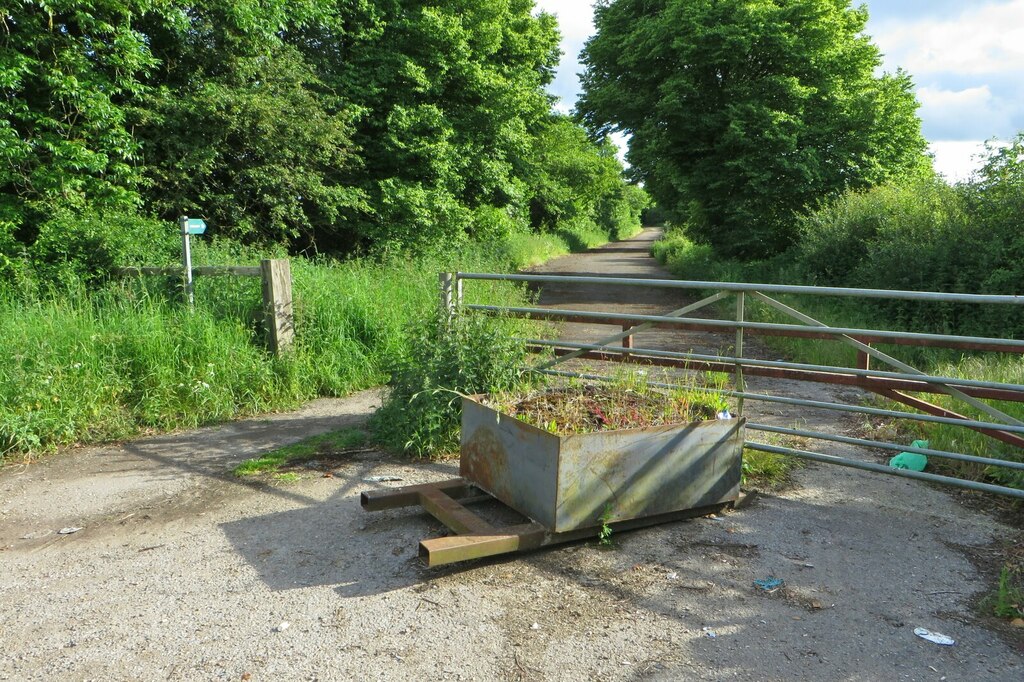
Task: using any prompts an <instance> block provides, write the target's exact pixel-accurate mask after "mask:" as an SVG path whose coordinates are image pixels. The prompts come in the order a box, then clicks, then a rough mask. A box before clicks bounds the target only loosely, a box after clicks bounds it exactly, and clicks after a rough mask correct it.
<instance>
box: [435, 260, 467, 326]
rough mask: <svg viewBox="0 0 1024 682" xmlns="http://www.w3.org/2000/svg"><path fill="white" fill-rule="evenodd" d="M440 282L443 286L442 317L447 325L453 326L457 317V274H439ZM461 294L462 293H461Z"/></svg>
mask: <svg viewBox="0 0 1024 682" xmlns="http://www.w3.org/2000/svg"><path fill="white" fill-rule="evenodd" d="M437 278H438V281H439V283H440V285H441V315H442V317H443V318H444V321H445V324H447V325H451V323H452V318H453V317H454V316H455V296H454V288H455V286H454V285H455V274H454V273H451V272H442V273H439V274H438V276H437ZM459 293H460V294H461V291H460V292H459Z"/></svg>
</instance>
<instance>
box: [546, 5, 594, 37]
mask: <svg viewBox="0 0 1024 682" xmlns="http://www.w3.org/2000/svg"><path fill="white" fill-rule="evenodd" d="M593 4H594V3H593V2H592V1H591V0H537V9H540V10H543V11H545V12H548V13H550V14H554V15H555V16H556V17H558V27H559V29H561V31H562V38H563V39H564V41H565V42H567V43H572V44H576V45H581V46H582V45H583V43H584V41H586V39H587V38H589V37H590V34H591V33H593V32H594V8H593Z"/></svg>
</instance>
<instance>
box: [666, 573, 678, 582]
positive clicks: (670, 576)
mask: <svg viewBox="0 0 1024 682" xmlns="http://www.w3.org/2000/svg"><path fill="white" fill-rule="evenodd" d="M665 577H666V578H668V579H669V580H678V579H679V574H678V573H676V572H675V571H672V572H671V573H669V574H668V575H667V576H665Z"/></svg>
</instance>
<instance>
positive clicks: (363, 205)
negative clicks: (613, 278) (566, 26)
mask: <svg viewBox="0 0 1024 682" xmlns="http://www.w3.org/2000/svg"><path fill="white" fill-rule="evenodd" d="M8 4H9V6H5V7H4V9H3V10H0V24H2V27H0V254H2V256H0V280H2V279H7V280H8V281H10V280H12V279H14V278H16V277H17V276H18V275H19V274H24V270H25V268H26V266H27V265H32V264H34V263H35V262H36V261H39V260H42V261H47V262H48V261H51V260H52V256H54V255H55V254H56V253H58V252H59V250H60V246H59V245H60V244H68V245H69V246H70V249H71V250H72V251H73V253H72V254H69V255H71V256H73V257H72V258H71V259H70V266H69V267H72V268H76V267H77V268H78V269H79V270H80V271H82V272H83V273H93V272H96V271H98V270H99V271H101V270H102V268H103V267H104V266H105V265H107V263H106V260H105V256H104V254H100V255H101V257H100V258H98V259H94V258H92V257H91V256H90V254H91V253H92V252H93V251H94V250H95V248H94V247H97V246H99V247H100V249H101V250H106V251H113V252H115V253H112V254H110V255H113V256H117V255H121V256H124V257H126V258H127V257H128V256H129V255H131V256H142V255H146V256H149V257H150V259H151V258H152V257H155V256H157V255H158V254H157V253H155V252H154V253H148V254H139V253H133V254H128V253H120V252H123V251H124V249H121V248H120V246H121V242H123V241H124V240H125V239H128V240H133V239H134V242H133V243H135V244H147V243H149V242H148V241H146V240H144V239H142V238H141V235H138V238H135V235H134V234H131V232H133V231H134V230H129V234H127V235H126V234H125V232H124V231H123V230H121V231H119V230H117V229H116V228H114V227H112V225H111V223H115V224H120V225H121V226H122V227H123V226H130V227H132V228H134V227H137V226H140V225H141V223H144V222H145V221H147V220H149V219H151V218H155V219H161V220H167V221H169V220H173V219H175V218H176V217H177V216H178V215H179V214H181V213H186V214H188V215H190V216H193V217H203V218H205V219H206V220H207V222H208V223H209V224H210V234H212V235H217V236H221V237H231V238H233V239H238V240H242V241H244V242H246V243H263V244H270V243H277V244H284V245H287V246H288V247H289V248H290V249H291V250H292V251H293V252H297V251H302V252H304V253H331V254H352V253H373V254H380V253H383V254H396V253H399V252H409V251H413V252H416V253H427V252H430V251H432V250H436V249H438V248H453V247H456V246H458V247H465V246H466V245H467V244H469V243H470V242H486V243H494V244H496V243H500V242H502V241H503V240H505V239H507V238H509V237H512V236H513V235H530V234H545V233H557V232H560V231H562V230H566V232H567V235H568V236H570V237H571V235H574V234H576V233H578V232H580V231H583V232H590V231H599V232H601V233H603V234H605V235H612V236H614V235H615V234H616V233H621V232H622V231H628V230H629V229H632V227H633V225H634V224H635V223H636V222H637V220H638V217H639V211H640V210H641V209H642V208H643V207H644V205H645V201H646V199H645V195H644V193H643V191H642V190H640V189H639V188H637V187H632V186H629V185H627V184H626V183H625V182H624V181H623V179H622V167H621V165H620V164H619V163H618V161H617V159H616V157H615V154H614V153H613V147H612V145H611V144H610V143H609V142H608V141H606V140H601V141H598V142H597V143H593V142H591V141H590V140H589V139H588V138H587V136H586V135H585V134H584V133H583V131H582V129H581V128H580V127H579V126H578V125H577V124H576V123H574V122H573V121H572V120H571V119H569V118H567V117H565V116H562V115H558V114H555V113H554V112H553V111H552V107H551V98H550V95H549V94H548V93H547V91H546V90H545V86H546V85H547V84H548V83H549V82H551V79H552V77H553V72H554V69H555V67H556V65H557V63H558V59H559V56H560V53H559V49H558V44H559V33H558V27H557V23H556V21H555V19H554V17H553V16H551V15H549V14H545V13H537V14H535V13H534V4H533V2H532V0H506V1H503V2H491V1H489V0H436V1H435V2H430V3H422V2H416V1H414V0H393V1H390V2H356V3H337V2H328V1H327V0H304V1H302V2H281V1H280V0H240V1H238V2H231V3H223V2H214V1H211V0H200V1H199V2H182V1H180V0H169V1H168V2H159V3H152V2H141V1H138V0H113V1H111V2H102V3H96V2H90V3H85V2H80V1H78V0H51V1H48V2H39V1H34V0H28V1H25V2H17V3H13V4H11V3H8ZM83 224H88V225H89V227H88V228H85V227H83ZM108 242H110V243H109V244H108ZM55 248H56V249H57V250H56V251H55V250H54V249H55ZM115 260H116V258H115ZM120 264H124V263H120ZM132 264H138V261H137V260H134V261H133V263H132ZM37 274H42V275H43V278H44V283H48V282H49V281H50V280H49V274H50V273H48V272H42V273H37Z"/></svg>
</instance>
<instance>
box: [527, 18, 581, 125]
mask: <svg viewBox="0 0 1024 682" xmlns="http://www.w3.org/2000/svg"><path fill="white" fill-rule="evenodd" d="M537 9H539V10H543V11H545V12H549V13H551V14H554V15H555V16H556V17H558V28H559V30H560V31H561V32H562V52H564V53H565V54H563V55H562V61H561V63H560V64H559V65H558V73H557V75H556V76H555V82H554V83H552V84H551V91H552V92H553V93H555V94H556V95H558V96H559V97H561V98H562V102H561V104H563V105H564V106H565V107H566V108H569V109H571V108H572V107H573V106H575V105H576V97H577V96H578V95H579V91H580V82H579V77H578V75H577V74H579V73H581V72H582V71H583V66H582V65H581V64H580V61H579V54H580V50H582V49H583V44H584V43H585V42H587V38H589V37H590V36H591V34H592V33H593V32H594V8H593V2H592V1H591V0H537Z"/></svg>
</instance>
